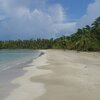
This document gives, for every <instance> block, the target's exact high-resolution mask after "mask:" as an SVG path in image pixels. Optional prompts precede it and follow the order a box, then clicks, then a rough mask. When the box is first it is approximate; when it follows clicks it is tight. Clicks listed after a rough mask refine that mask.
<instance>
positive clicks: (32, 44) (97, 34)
mask: <svg viewBox="0 0 100 100" xmlns="http://www.w3.org/2000/svg"><path fill="white" fill-rule="evenodd" d="M0 49H69V50H78V51H100V17H98V18H97V19H96V20H95V21H94V22H93V24H92V25H91V26H88V25H86V27H84V28H82V29H78V30H77V32H76V33H74V34H72V35H71V36H62V37H60V38H57V39H37V40H32V39H31V40H16V41H0Z"/></svg>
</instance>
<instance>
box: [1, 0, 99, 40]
mask: <svg viewBox="0 0 100 100" xmlns="http://www.w3.org/2000/svg"><path fill="white" fill-rule="evenodd" d="M99 16H100V0H0V40H16V39H36V38H57V37H59V36H62V35H70V34H72V33H74V32H76V30H77V29H78V28H81V27H84V26H85V25H87V24H88V25H90V24H91V23H92V22H93V21H94V20H95V19H96V18H97V17H99Z"/></svg>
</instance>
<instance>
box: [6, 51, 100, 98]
mask: <svg viewBox="0 0 100 100" xmlns="http://www.w3.org/2000/svg"><path fill="white" fill-rule="evenodd" d="M43 52H44V53H45V54H44V55H42V56H40V57H39V58H37V59H36V60H34V61H33V62H32V63H31V64H30V67H27V68H24V70H26V71H27V72H26V74H25V75H24V76H22V77H19V78H17V79H15V80H13V81H12V83H13V84H18V85H20V87H18V88H17V89H15V90H14V91H12V92H11V94H10V95H9V96H8V97H7V98H6V100H100V53H93V52H91V53H87V52H75V51H63V50H46V51H43Z"/></svg>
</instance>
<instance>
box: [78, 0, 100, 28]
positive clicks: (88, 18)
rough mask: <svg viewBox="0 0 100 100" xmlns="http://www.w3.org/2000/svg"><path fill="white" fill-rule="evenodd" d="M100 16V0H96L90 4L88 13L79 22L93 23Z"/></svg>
mask: <svg viewBox="0 0 100 100" xmlns="http://www.w3.org/2000/svg"><path fill="white" fill-rule="evenodd" d="M99 16H100V0H94V2H93V3H90V4H89V5H88V8H87V11H86V14H85V15H83V16H82V18H81V19H80V20H79V22H78V26H81V27H83V26H85V25H87V24H89V25H90V24H91V23H92V22H93V21H94V20H95V19H96V18H97V17H99Z"/></svg>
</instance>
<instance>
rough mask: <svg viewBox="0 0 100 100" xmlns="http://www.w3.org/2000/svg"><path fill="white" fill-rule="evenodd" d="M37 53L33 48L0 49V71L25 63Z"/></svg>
mask: <svg viewBox="0 0 100 100" xmlns="http://www.w3.org/2000/svg"><path fill="white" fill-rule="evenodd" d="M38 55H39V52H38V51H34V50H0V72H1V71H5V70H7V69H10V68H13V67H16V66H18V65H20V64H23V63H26V62H28V61H30V60H32V59H34V58H36V57H37V56H38Z"/></svg>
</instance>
